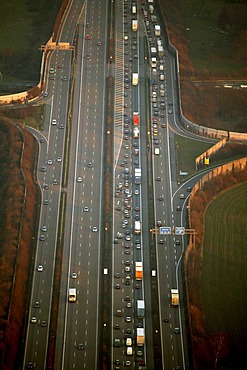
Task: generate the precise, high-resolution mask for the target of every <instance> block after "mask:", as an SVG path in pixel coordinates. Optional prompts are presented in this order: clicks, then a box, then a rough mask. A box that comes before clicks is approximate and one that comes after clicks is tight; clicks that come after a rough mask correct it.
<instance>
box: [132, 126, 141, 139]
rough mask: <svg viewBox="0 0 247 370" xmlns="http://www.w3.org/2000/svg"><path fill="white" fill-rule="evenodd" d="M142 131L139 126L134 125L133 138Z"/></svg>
mask: <svg viewBox="0 0 247 370" xmlns="http://www.w3.org/2000/svg"><path fill="white" fill-rule="evenodd" d="M139 134H140V131H139V128H138V127H134V129H133V138H134V139H137V138H138V137H139Z"/></svg>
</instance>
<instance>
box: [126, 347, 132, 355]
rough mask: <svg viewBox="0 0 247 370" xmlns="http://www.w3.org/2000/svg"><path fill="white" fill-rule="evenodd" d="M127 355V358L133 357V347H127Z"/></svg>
mask: <svg viewBox="0 0 247 370" xmlns="http://www.w3.org/2000/svg"><path fill="white" fill-rule="evenodd" d="M126 354H127V356H132V355H133V349H132V347H127V351H126Z"/></svg>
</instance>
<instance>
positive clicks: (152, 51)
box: [150, 46, 157, 57]
mask: <svg viewBox="0 0 247 370" xmlns="http://www.w3.org/2000/svg"><path fill="white" fill-rule="evenodd" d="M150 53H151V57H156V54H157V49H156V47H155V46H151V48H150Z"/></svg>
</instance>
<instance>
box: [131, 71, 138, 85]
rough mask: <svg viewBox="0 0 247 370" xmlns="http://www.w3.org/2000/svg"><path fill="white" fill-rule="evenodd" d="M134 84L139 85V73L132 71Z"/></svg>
mask: <svg viewBox="0 0 247 370" xmlns="http://www.w3.org/2000/svg"><path fill="white" fill-rule="evenodd" d="M132 85H133V86H137V85H138V73H135V72H134V73H132Z"/></svg>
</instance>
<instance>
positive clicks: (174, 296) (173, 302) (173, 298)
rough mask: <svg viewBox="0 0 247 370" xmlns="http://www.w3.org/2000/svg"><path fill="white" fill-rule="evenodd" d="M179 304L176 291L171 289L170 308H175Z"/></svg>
mask: <svg viewBox="0 0 247 370" xmlns="http://www.w3.org/2000/svg"><path fill="white" fill-rule="evenodd" d="M178 304H179V295H178V289H171V306H172V307H176V306H178Z"/></svg>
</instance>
